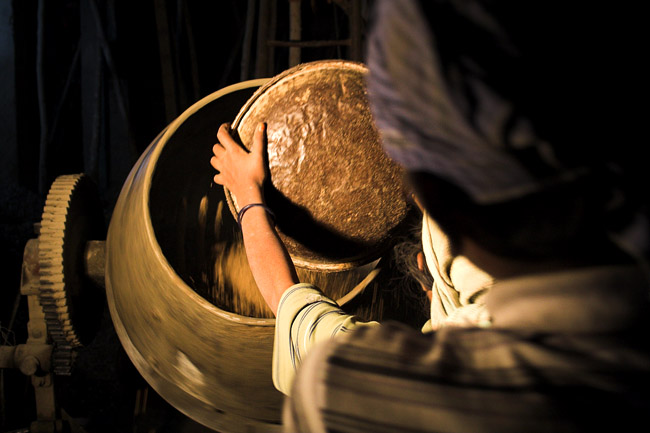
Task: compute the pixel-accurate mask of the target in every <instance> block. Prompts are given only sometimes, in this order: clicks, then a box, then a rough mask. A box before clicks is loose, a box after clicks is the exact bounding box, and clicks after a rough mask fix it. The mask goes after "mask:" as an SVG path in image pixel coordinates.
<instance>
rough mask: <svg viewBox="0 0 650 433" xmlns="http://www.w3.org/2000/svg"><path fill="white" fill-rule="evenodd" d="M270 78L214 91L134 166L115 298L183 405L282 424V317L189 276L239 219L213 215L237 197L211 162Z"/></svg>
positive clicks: (115, 221)
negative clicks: (223, 128)
mask: <svg viewBox="0 0 650 433" xmlns="http://www.w3.org/2000/svg"><path fill="white" fill-rule="evenodd" d="M264 82H265V80H255V81H249V82H244V83H240V84H237V85H234V86H231V87H228V88H225V89H223V90H221V91H218V92H216V93H213V94H212V95H210V96H208V97H206V98H204V99H202V100H201V101H199V102H197V103H196V104H194V105H193V106H192V107H191V108H189V109H188V110H187V111H186V112H185V113H183V114H182V115H181V116H180V117H179V118H178V119H176V120H175V121H174V122H172V123H171V124H170V125H169V126H168V127H167V128H166V129H165V130H164V131H163V132H162V133H161V134H160V135H159V136H158V137H157V138H156V139H155V140H154V142H153V143H152V144H151V145H150V146H149V148H148V149H147V150H146V151H145V152H144V153H143V155H142V156H141V157H140V159H139V160H138V162H137V163H136V165H135V166H134V168H133V170H132V171H131V173H130V175H129V177H128V179H127V180H126V182H125V184H124V186H123V189H122V192H121V194H120V197H119V199H118V201H117V203H116V206H115V209H114V211H113V214H112V217H111V221H110V225H109V230H108V236H107V240H106V242H107V244H106V254H107V257H106V286H107V287H106V290H107V299H108V305H109V309H110V313H111V317H112V320H113V323H114V325H115V329H116V331H117V334H118V336H119V338H120V341H121V343H122V345H123V346H124V348H125V350H126V352H127V354H128V355H129V357H130V359H131V361H132V362H133V363H134V365H135V366H136V368H137V369H138V370H139V372H140V373H141V374H142V376H143V377H144V378H145V379H146V380H147V382H148V383H149V384H150V385H151V386H152V387H153V388H154V389H155V390H156V391H157V392H158V393H159V394H160V395H161V396H162V397H164V398H165V399H166V400H167V401H168V402H170V403H171V404H172V405H173V406H174V407H176V408H177V409H179V410H180V411H181V412H183V413H185V414H186V415H188V416H190V417H191V418H193V419H194V420H196V421H198V422H200V423H202V424H204V425H206V426H208V427H211V428H213V429H215V430H217V431H225V432H258V431H259V432H272V431H275V430H276V429H277V428H278V427H277V426H278V425H279V423H280V409H281V405H282V394H281V393H279V392H278V391H276V390H275V388H274V387H273V384H272V382H271V354H272V342H273V330H274V328H273V326H274V322H275V321H274V320H273V319H258V318H251V317H245V316H241V315H237V314H234V313H231V312H228V311H226V310H224V309H221V308H219V307H217V306H215V305H213V304H212V303H211V302H210V301H208V300H207V299H206V298H205V297H204V296H202V295H201V293H200V292H201V287H200V286H201V283H200V282H194V281H188V279H189V278H193V277H192V275H196V273H195V272H194V271H193V269H192V267H196V268H201V267H203V268H205V269H206V270H207V269H209V268H210V267H209V265H208V264H206V263H205V262H206V261H207V257H208V255H209V254H206V253H205V251H204V250H202V248H206V243H209V242H210V241H212V240H214V238H215V236H217V235H218V233H223V232H227V231H229V230H233V228H234V227H233V222H232V221H231V220H232V218H229V220H224V221H223V226H221V227H218V228H217V229H216V230H215V229H214V227H212V228H211V229H206V228H205V227H201V221H207V220H208V219H210V218H211V219H212V220H213V221H214V218H215V215H216V212H217V208H216V206H217V204H218V203H219V202H220V201H221V202H222V201H223V200H224V199H225V197H224V195H223V189H222V188H219V187H218V186H215V185H214V184H213V183H212V176H213V174H214V173H213V170H212V168H211V167H210V165H209V160H210V155H211V152H212V144H213V143H214V142H215V141H216V133H217V130H218V127H219V125H220V124H221V123H223V122H226V121H230V120H231V119H233V118H234V117H235V115H236V113H237V112H238V110H239V109H240V107H241V106H242V105H243V104H244V103H245V102H246V100H247V99H248V98H249V97H250V96H251V95H252V93H253V92H254V90H255V89H257V88H258V87H259V86H260V85H261V84H263V83H264ZM202 206H203V208H202ZM202 209H203V214H202V215H199V214H200V212H201V210H202ZM208 214H210V215H208ZM201 228H203V232H201V230H200V229H201ZM206 232H210V233H211V234H210V235H209V236H207V237H206V238H205V239H203V240H202V238H203V236H204V235H205V234H206ZM202 257H206V259H202ZM183 277H185V278H183Z"/></svg>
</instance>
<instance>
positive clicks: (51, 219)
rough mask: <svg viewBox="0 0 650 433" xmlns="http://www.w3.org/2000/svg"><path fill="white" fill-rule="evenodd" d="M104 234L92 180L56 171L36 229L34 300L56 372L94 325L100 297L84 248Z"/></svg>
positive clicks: (67, 368) (64, 368)
mask: <svg viewBox="0 0 650 433" xmlns="http://www.w3.org/2000/svg"><path fill="white" fill-rule="evenodd" d="M104 238H105V224H104V216H103V213H102V209H101V205H100V203H99V194H98V192H97V189H96V187H95V185H94V183H93V182H92V180H91V179H90V178H89V177H88V176H86V175H83V174H77V175H64V176H59V177H58V178H57V179H56V180H55V181H54V183H53V184H52V186H51V188H50V191H49V193H48V196H47V199H46V202H45V207H44V209H43V217H42V221H41V229H40V235H39V267H40V273H39V275H40V288H39V289H40V294H39V300H40V303H41V305H42V307H43V312H44V315H45V322H46V323H47V329H48V333H49V334H50V336H51V338H52V341H53V343H54V345H55V352H54V371H55V373H57V374H64V375H67V374H70V372H71V369H72V363H73V360H74V349H75V348H77V347H81V346H82V345H83V344H87V343H88V342H89V341H90V340H92V338H93V337H94V335H95V333H96V331H97V330H98V328H99V322H100V319H101V311H102V309H103V308H104V302H105V297H104V294H103V293H101V292H100V291H98V290H97V288H96V286H95V285H93V284H92V283H91V282H90V280H89V279H88V277H87V276H86V275H85V269H84V254H85V251H86V243H87V242H88V241H89V240H94V239H104Z"/></svg>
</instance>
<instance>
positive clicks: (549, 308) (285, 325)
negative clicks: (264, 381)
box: [212, 0, 650, 432]
mask: <svg viewBox="0 0 650 433" xmlns="http://www.w3.org/2000/svg"><path fill="white" fill-rule="evenodd" d="M583 12H584V13H583ZM587 12H588V14H587V15H589V17H590V18H592V14H594V13H595V12H594V10H589V11H587ZM587 12H585V11H582V10H580V9H578V8H577V7H575V10H570V9H567V8H566V7H565V8H564V9H562V10H557V9H553V10H549V8H548V5H547V4H541V3H540V4H538V3H537V2H532V3H528V2H512V3H509V4H508V5H505V4H504V3H498V4H493V2H487V1H486V2H481V1H471V2H470V1H451V2H442V1H421V2H418V1H415V0H410V1H405V0H404V1H388V0H386V1H379V2H377V3H376V11H375V13H376V16H375V22H374V26H373V31H372V32H371V34H370V38H369V49H368V66H369V68H370V77H369V80H368V88H369V95H370V102H371V106H372V108H373V115H374V116H375V120H376V122H377V126H378V127H379V129H380V131H381V133H382V140H383V144H384V146H385V149H386V151H387V152H388V154H389V155H390V156H391V157H393V158H394V159H395V160H396V161H398V162H399V163H401V164H402V165H403V166H404V167H405V168H406V169H407V171H408V173H409V179H410V182H411V184H412V185H413V187H414V189H415V191H416V196H417V199H418V201H419V202H420V203H421V204H422V206H423V207H424V209H425V210H426V212H427V213H428V214H430V216H431V218H432V219H433V220H434V221H435V222H436V224H438V225H439V226H440V228H441V230H442V231H443V232H444V233H445V234H446V236H447V237H448V239H449V242H450V245H452V247H453V248H454V249H455V251H457V253H458V254H460V255H463V256H465V257H467V258H468V260H469V261H470V262H471V263H473V264H474V265H475V266H476V267H477V268H478V269H479V270H481V271H483V272H485V273H486V274H487V275H490V276H492V277H494V279H495V282H494V284H493V286H492V287H491V288H490V290H489V292H488V293H487V295H486V296H485V298H486V300H485V302H486V308H487V312H488V314H489V319H490V320H489V323H484V324H483V326H472V327H467V326H463V327H459V326H446V327H441V328H440V329H438V330H437V331H435V332H433V333H430V334H421V333H417V332H414V331H413V330H411V329H408V328H406V327H403V326H400V325H398V324H382V325H376V324H375V325H367V324H359V323H358V322H357V321H356V319H355V318H354V317H350V316H346V315H344V314H343V313H342V312H341V311H340V310H339V309H338V308H337V305H336V304H335V303H334V302H333V301H331V300H329V299H327V298H325V297H324V296H323V295H322V294H321V293H320V292H319V291H318V290H317V289H316V288H313V287H309V286H307V285H304V284H300V283H299V282H298V280H297V278H296V276H295V270H294V269H293V266H292V264H291V260H290V258H289V257H288V255H287V254H286V250H285V249H284V247H283V245H282V243H281V241H280V240H279V239H278V237H277V235H276V234H275V231H274V229H273V225H272V218H271V217H270V214H269V213H268V212H267V210H266V209H265V207H264V197H263V194H262V184H263V182H264V181H265V178H266V170H265V167H264V164H263V148H264V139H265V135H264V132H265V131H264V126H263V125H261V126H260V129H259V130H258V132H257V134H256V136H255V140H254V143H253V146H252V148H251V153H246V152H245V151H244V150H243V149H241V148H240V147H238V146H237V145H236V143H235V142H234V141H233V140H232V139H231V138H230V136H229V134H228V131H227V128H222V129H221V130H220V132H219V135H218V138H219V143H218V144H217V145H215V148H214V153H215V157H214V158H213V160H212V164H213V166H214V167H215V168H216V169H217V170H219V173H218V174H217V175H216V176H215V181H216V182H218V183H220V184H223V185H225V186H226V187H228V188H229V190H230V191H231V192H232V193H233V194H234V195H235V197H237V202H238V203H240V205H241V206H242V210H243V212H244V214H240V219H241V225H242V231H243V236H244V243H245V245H246V249H247V255H248V258H249V263H250V265H251V269H252V270H253V274H254V276H255V278H256V282H257V284H258V287H259V288H260V291H261V292H262V294H263V295H264V297H265V299H266V301H267V303H268V304H269V306H270V307H271V309H272V310H273V312H274V313H275V314H276V315H277V322H276V341H275V354H274V382H275V383H276V386H278V388H279V389H281V390H282V391H284V392H285V393H287V394H290V396H291V397H290V398H289V399H287V404H286V406H285V417H284V420H285V428H286V431H289V432H311V431H315V432H321V431H337V432H361V431H369V432H393V431H394V432H440V431H444V432H480V431H495V432H522V431H525V432H529V431H540V432H542V431H543V432H548V431H553V432H558V431H559V432H564V431H603V430H607V431H612V430H614V429H615V430H616V431H647V430H648V428H650V422H649V421H648V420H647V413H648V410H650V391H648V390H649V389H650V342H649V341H650V340H649V339H648V338H647V336H646V330H647V329H648V325H649V320H650V319H649V317H650V316H649V315H648V313H649V312H650V305H649V301H648V273H647V271H646V267H645V260H644V254H643V251H644V250H643V248H644V247H645V246H646V240H647V237H646V236H639V235H636V236H630V233H641V234H643V233H646V232H644V227H645V225H644V224H645V220H646V219H645V217H644V215H643V214H642V213H641V212H640V210H641V207H640V206H638V205H639V204H642V201H641V200H640V198H639V196H638V195H637V194H636V193H638V191H637V190H636V189H634V188H629V187H628V184H627V183H626V180H627V179H630V177H629V176H627V177H626V173H629V172H626V171H625V169H626V168H627V167H629V166H630V164H629V161H627V160H625V159H622V158H620V156H621V155H623V156H625V154H624V153H622V151H623V149H622V148H621V149H620V152H619V153H618V154H614V153H613V152H612V144H611V143H612V142H611V141H607V140H609V139H610V138H611V135H609V134H607V132H608V131H609V130H608V129H607V128H605V126H608V125H605V124H603V123H598V120H600V119H602V116H603V111H611V112H612V115H611V116H605V117H607V118H608V119H609V120H610V122H614V125H615V126H616V125H617V123H616V122H617V117H616V115H615V114H616V113H614V111H616V110H612V109H611V106H608V105H606V104H605V105H604V106H595V105H594V100H593V98H590V93H589V89H588V88H587V87H588V86H587V82H586V81H581V78H584V74H585V72H586V71H590V72H598V70H597V69H592V67H595V66H597V65H598V62H599V61H602V59H603V55H605V58H607V54H608V51H607V50H606V49H604V50H602V51H601V49H602V47H603V46H602V45H600V46H596V47H594V46H592V45H584V43H585V42H591V43H593V42H594V41H598V39H597V35H598V34H597V33H594V32H593V30H594V28H589V27H596V24H598V23H599V22H598V21H596V22H594V23H587V24H584V23H583V22H581V21H580V20H579V18H581V17H584V16H585V14H586V13H587ZM602 16H605V15H602ZM577 23H579V24H581V26H580V27H579V28H578V29H576V24H577ZM583 24H584V25H583ZM578 30H579V31H578ZM590 38H591V39H590ZM595 48H598V50H596V49H595ZM592 90H593V89H592ZM603 94H609V93H608V90H607V89H605V90H604V91H603ZM617 108H618V107H617ZM594 122H596V123H595V124H594ZM619 126H620V125H619ZM603 142H605V144H607V146H601V144H602V143H603ZM622 144H625V143H622ZM632 165H633V164H632ZM613 168H615V170H614V169H613ZM621 173H622V176H621ZM632 178H633V179H634V177H632ZM245 204H251V205H253V206H252V207H246V206H244V205H245ZM244 209H245V210H244ZM348 330H353V332H348ZM332 335H335V337H334V338H330V336H332ZM306 352H307V353H306ZM287 365H288V367H287ZM294 371H296V377H295V379H293V376H292V375H293V372H294Z"/></svg>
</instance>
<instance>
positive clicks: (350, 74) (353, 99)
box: [226, 60, 408, 271]
mask: <svg viewBox="0 0 650 433" xmlns="http://www.w3.org/2000/svg"><path fill="white" fill-rule="evenodd" d="M366 74H367V68H366V67H365V66H364V65H363V64H360V63H357V62H350V61H339V60H325V61H317V62H311V63H305V64H302V65H298V66H296V67H294V68H291V69H289V70H287V71H285V72H284V73H282V74H280V75H278V76H276V77H274V78H273V79H271V80H270V81H269V82H268V83H267V84H266V85H264V86H262V87H261V88H260V89H258V90H257V92H255V94H254V95H253V96H252V97H251V98H250V99H249V100H248V102H247V103H246V104H245V105H244V106H243V107H242V108H241V110H240V111H239V114H238V115H237V117H236V118H235V120H234V122H233V124H232V130H233V131H234V132H235V133H236V134H234V135H235V136H236V138H237V139H238V140H239V141H240V142H241V143H243V145H244V146H245V147H249V146H250V143H251V142H252V137H253V132H254V130H255V127H256V126H257V125H258V124H259V123H260V122H266V124H267V133H268V160H269V168H270V173H271V184H272V185H269V188H268V189H267V191H266V197H267V202H268V204H269V206H270V207H271V209H273V211H274V213H275V214H276V224H277V229H278V233H279V235H280V237H281V238H282V240H283V241H284V243H285V245H286V246H287V249H288V250H289V253H290V255H291V256H292V259H293V261H294V263H295V264H296V266H299V267H304V268H309V269H318V270H321V271H340V270H344V269H348V268H351V267H356V266H360V265H362V264H365V263H368V262H370V261H372V260H374V259H376V258H377V257H378V256H380V255H381V254H382V253H383V252H384V251H385V250H386V248H387V247H388V246H389V245H390V239H391V237H392V234H393V233H394V232H395V231H396V230H397V229H398V228H399V227H400V223H402V222H403V221H404V219H405V216H406V214H407V211H408V204H407V202H406V200H405V195H404V192H403V180H402V171H401V169H400V167H399V166H397V165H396V164H395V163H394V162H393V161H392V160H390V159H389V158H388V157H387V156H386V155H385V153H384V152H383V150H382V148H381V145H380V141H379V134H378V132H377V129H376V127H375V125H374V123H373V120H372V116H371V112H370V108H369V105H368V100H367V94H366V87H365V75H366ZM226 197H227V199H228V203H229V206H230V210H231V211H232V213H233V215H234V216H235V217H236V214H237V212H238V210H239V207H238V206H237V203H236V201H235V200H234V198H233V197H232V196H231V195H230V193H229V192H228V191H226Z"/></svg>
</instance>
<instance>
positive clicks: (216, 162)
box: [210, 156, 219, 170]
mask: <svg viewBox="0 0 650 433" xmlns="http://www.w3.org/2000/svg"><path fill="white" fill-rule="evenodd" d="M210 165H211V166H212V167H214V169H215V170H219V167H218V165H219V160H218V159H217V157H216V156H213V157H212V158H210Z"/></svg>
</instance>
